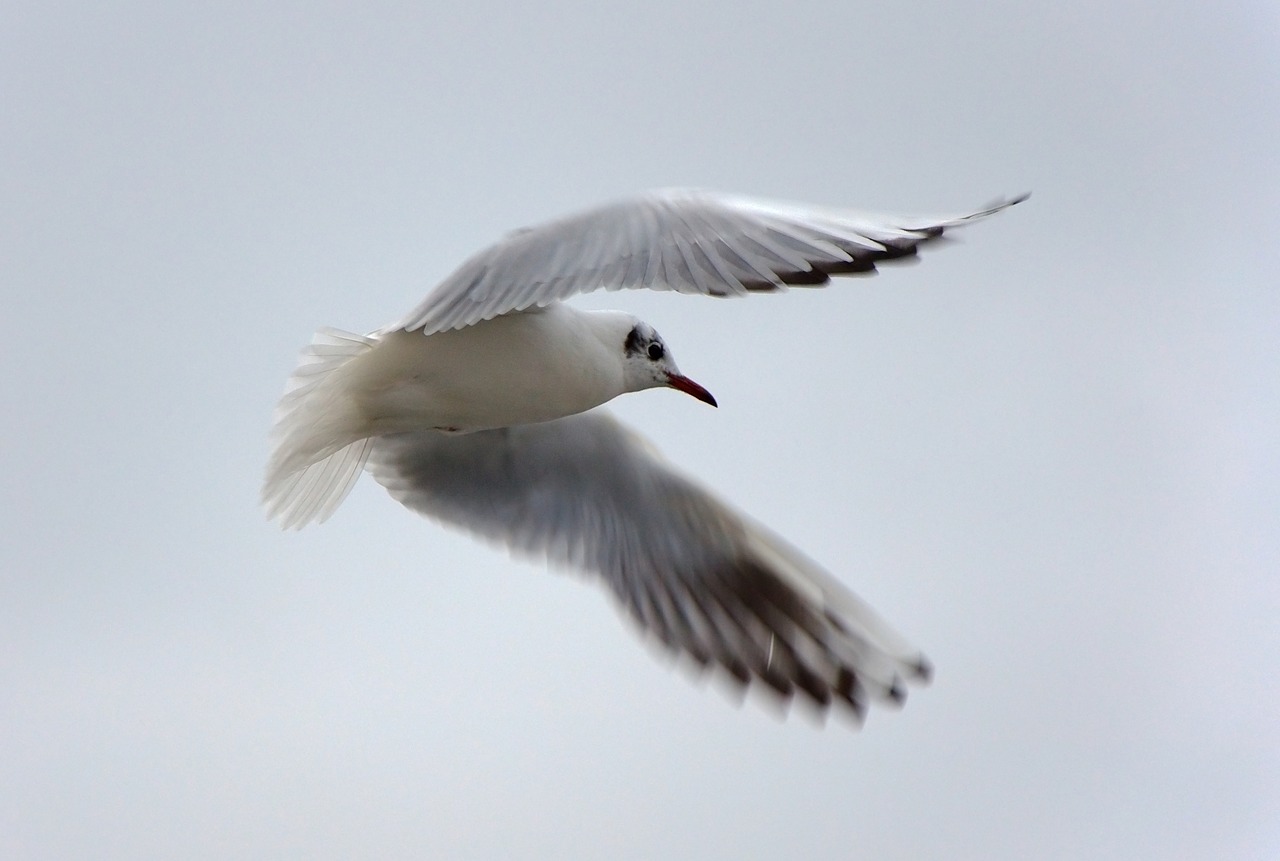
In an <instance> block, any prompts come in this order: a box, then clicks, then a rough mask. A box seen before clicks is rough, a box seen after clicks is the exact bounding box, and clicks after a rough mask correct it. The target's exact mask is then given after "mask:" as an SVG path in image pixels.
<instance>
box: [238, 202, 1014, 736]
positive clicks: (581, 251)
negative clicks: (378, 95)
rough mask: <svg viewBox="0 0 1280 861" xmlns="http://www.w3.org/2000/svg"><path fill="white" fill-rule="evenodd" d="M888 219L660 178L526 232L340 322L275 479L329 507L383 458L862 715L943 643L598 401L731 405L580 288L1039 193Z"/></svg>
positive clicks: (309, 512) (633, 602)
mask: <svg viewBox="0 0 1280 861" xmlns="http://www.w3.org/2000/svg"><path fill="white" fill-rule="evenodd" d="M1026 197H1027V195H1021V196H1019V197H1015V198H1012V199H1008V200H1003V201H998V202H995V203H993V204H991V205H989V206H987V207H984V208H982V209H980V210H978V211H974V212H970V213H967V214H962V215H957V216H952V217H946V218H933V219H926V218H908V217H882V216H869V215H865V214H859V213H857V212H851V211H847V210H836V209H824V208H819V207H814V206H806V205H800V204H791V203H779V202H773V201H763V200H756V199H751V198H744V197H737V196H730V195H723V194H716V193H712V192H707V191H700V190H684V189H674V190H662V191H654V192H649V193H647V194H644V195H641V196H637V197H634V198H632V199H629V200H625V201H622V202H618V203H614V204H610V205H606V206H603V207H598V208H596V209H593V210H589V211H586V212H582V213H580V214H577V215H572V216H569V217H566V218H562V219H559V220H555V221H551V222H548V223H545V224H543V225H540V226H537V227H533V228H529V229H525V230H521V231H517V232H515V233H512V234H510V235H509V236H507V237H506V238H504V239H503V240H501V241H499V242H498V243H497V244H495V245H493V246H491V247H489V248H487V249H485V250H483V251H481V252H479V253H478V254H476V255H474V256H473V257H471V258H470V259H468V260H467V261H466V262H464V263H463V264H462V265H461V266H460V267H459V268H458V269H457V270H456V271H454V272H453V274H451V275H449V276H448V277H447V278H446V279H445V280H444V281H443V282H442V283H441V284H439V285H438V286H437V287H436V288H435V289H434V290H432V291H431V292H430V293H429V294H428V295H427V297H426V298H425V299H424V300H423V301H422V303H421V304H419V305H418V306H417V307H416V308H414V309H413V310H412V311H410V312H409V314H408V315H406V316H405V317H404V318H402V319H400V320H397V321H396V322H394V323H391V324H390V325H388V326H385V327H383V328H382V329H379V330H377V331H375V332H372V333H370V334H368V335H355V334H351V333H347V332H342V331H339V330H336V329H322V330H320V331H319V332H318V333H317V335H316V337H315V339H314V340H313V342H312V344H311V345H310V346H309V347H307V348H306V349H305V350H304V351H303V354H302V358H301V361H300V362H299V365H298V367H297V369H296V370H295V371H294V373H293V375H292V377H291V378H290V380H289V383H288V384H287V386H286V390H285V394H284V396H283V397H282V398H281V400H280V404H279V406H278V407H277V410H276V416H275V425H274V428H273V432H272V437H273V444H274V448H273V451H272V454H271V457H270V460H269V462H268V465H267V473H266V480H265V482H264V485H263V491H262V498H263V502H264V505H265V507H266V509H267V512H268V515H269V516H270V517H271V518H272V519H274V520H276V521H278V522H279V523H280V525H281V526H282V527H285V528H299V527H302V526H304V525H306V524H308V523H310V522H313V521H323V520H325V519H326V518H327V517H328V516H329V515H330V514H332V512H333V511H334V509H335V508H336V507H337V506H338V505H339V503H341V502H342V500H343V498H344V497H345V496H346V495H347V493H348V492H349V490H350V488H351V486H352V484H353V483H354V482H355V480H356V479H357V478H358V477H359V474H360V472H361V471H362V470H367V471H369V472H370V473H371V474H372V475H373V477H374V479H375V480H376V481H378V482H379V483H380V484H382V485H383V486H384V487H386V488H387V490H388V491H389V492H390V493H391V495H392V496H393V497H395V498H396V499H397V500H399V501H400V502H401V503H402V504H404V505H405V506H407V507H408V508H410V509H412V510H414V511H417V512H419V513H421V514H423V515H425V516H427V517H429V518H432V519H434V520H437V521H440V522H442V523H445V524H449V525H452V526H456V527H459V528H461V529H463V530H465V531H468V532H470V533H472V534H474V535H476V536H479V537H482V538H486V539H489V540H491V541H495V542H497V543H500V544H503V545H505V546H507V547H508V548H510V549H511V550H512V551H514V552H517V553H521V554H527V555H533V556H540V557H543V558H545V559H547V560H548V561H550V562H553V563H558V564H562V565H568V566H571V567H574V568H578V569H581V570H583V571H585V572H588V573H591V574H594V575H596V576H598V577H600V578H601V579H602V580H603V581H604V582H605V583H606V584H607V586H608V587H609V589H610V590H611V591H612V592H613V594H614V595H615V596H616V597H617V599H618V600H619V601H620V603H621V604H622V606H623V607H625V608H626V610H627V611H628V612H629V614H630V615H631V616H632V617H633V618H634V619H635V620H636V621H637V622H638V623H639V624H640V625H641V626H642V627H643V628H644V629H646V630H647V631H649V632H650V633H652V634H653V635H654V636H655V637H656V638H657V640H658V641H659V642H660V643H662V644H663V645H664V646H665V647H667V648H668V649H670V650H672V651H673V652H675V653H677V654H682V655H685V656H687V657H688V658H689V659H691V660H692V661H693V662H695V663H696V664H697V665H701V666H704V667H712V666H714V667H719V668H721V669H722V670H723V671H724V672H725V673H726V674H727V676H728V677H729V678H731V679H733V680H736V681H737V682H739V683H741V684H742V685H744V686H746V685H749V684H752V683H753V682H759V683H762V684H763V685H764V686H766V687H767V688H768V689H772V690H773V691H775V692H777V694H779V695H780V696H781V697H782V698H783V699H784V701H790V699H791V698H792V697H793V696H794V695H796V694H797V693H798V694H801V695H803V696H804V697H805V698H807V699H808V700H810V701H811V702H812V703H813V704H815V705H816V706H817V708H818V711H819V712H825V710H826V709H827V708H828V707H829V706H831V705H833V704H839V705H842V706H844V707H845V709H846V710H847V712H848V713H850V714H852V715H853V716H854V717H855V718H859V719H860V718H861V717H862V715H863V714H864V713H865V710H866V708H867V705H868V704H869V702H870V701H872V700H879V701H886V702H889V703H900V702H901V701H902V700H903V699H904V697H905V695H906V683H907V682H911V681H923V680H927V678H928V676H929V674H930V667H929V664H928V662H927V661H926V660H925V658H924V657H923V655H922V654H921V653H920V652H919V651H917V650H916V649H914V648H913V647H911V646H910V645H909V644H908V643H907V642H906V641H905V640H904V639H903V638H901V637H900V636H899V635H898V634H896V633H895V632H894V631H893V630H892V629H891V628H890V627H889V626H888V625H887V624H886V623H884V622H883V621H881V620H880V618H879V617H878V616H877V615H876V614H875V612H874V611H872V610H871V609H870V608H869V607H868V606H867V605H866V604H864V603H863V602H862V601H861V600H860V599H858V598H857V597H856V596H855V595H854V594H853V593H852V592H851V591H850V590H849V589H848V588H846V587H845V586H844V585H843V584H842V583H841V582H840V581H838V580H837V579H836V578H835V577H833V576H832V575H831V574H829V573H827V572H826V571H825V570H823V569H822V568H821V567H820V566H819V565H817V564H816V563H814V562H812V561H810V560H809V559H808V558H806V557H805V556H804V555H803V554H802V553H800V552H799V551H798V550H796V549H794V548H792V547H791V546H790V545H789V544H787V543H786V542H785V541H783V540H782V539H781V538H779V537H777V536H776V535H774V534H773V533H772V532H770V531H769V530H768V529H767V528H766V527H764V526H762V525H761V524H758V523H756V522H754V521H753V520H751V519H749V518H748V517H746V516H745V515H743V514H741V513H739V512H737V511H735V510H734V509H733V508H732V507H730V506H729V505H728V504H726V503H724V502H722V501H721V500H720V499H718V498H717V497H716V496H714V495H713V494H711V493H710V492H709V491H707V490H704V489H703V488H702V487H700V486H699V485H698V484H697V483H695V482H694V481H692V480H691V479H689V478H686V477H685V476H683V475H681V474H680V473H679V472H677V471H676V470H675V469H673V468H672V467H671V466H669V465H668V464H667V463H666V462H665V461H664V460H663V459H662V458H661V456H660V455H658V454H657V452H656V451H655V450H654V449H653V448H652V447H651V446H650V445H648V444H647V443H646V442H644V441H643V440H641V439H640V437H639V436H638V435H636V434H635V433H634V432H632V431H630V430H629V429H627V428H625V427H624V426H622V425H621V424H620V423H619V422H618V421H617V420H615V419H614V418H612V417H611V416H610V415H608V414H607V412H605V411H603V410H599V409H596V408H597V407H599V406H600V405H602V404H604V403H606V402H608V401H610V400H612V399H613V398H615V397H617V396H618V395H622V394H626V393H628V392H635V391H641V390H644V389H648V388H655V387H669V388H673V389H676V390H677V391H680V392H684V393H686V394H688V395H691V396H692V397H695V398H697V399H699V400H701V401H704V402H706V403H708V404H710V405H712V406H715V404H716V401H715V398H714V397H713V396H712V395H711V393H710V392H708V391H707V390H706V389H705V388H703V387H702V386H701V385H699V384H698V383H696V382H694V381H693V380H692V379H690V378H689V377H687V376H685V375H684V374H683V373H682V372H681V370H680V368H679V367H678V366H677V365H676V362H675V359H674V358H673V356H672V353H671V350H670V348H669V347H668V345H667V344H666V342H665V341H664V340H663V339H662V337H661V335H659V334H658V333H657V332H656V331H655V330H654V329H653V327H652V326H650V325H649V324H647V323H645V322H643V321H642V320H639V319H637V318H635V317H633V316H631V315H629V314H625V313H622V312H618V311H585V310H579V309H577V308H574V307H573V306H571V305H567V304H564V302H563V300H565V299H568V298H570V297H572V296H574V295H575V294H579V293H586V292H590V291H594V290H599V289H605V290H630V289H651V290H673V291H676V292H679V293H690V294H699V295H705V296H721V297H723V296H743V295H747V294H749V293H770V292H778V291H782V290H785V289H786V288H787V287H790V286H804V287H816V286H821V285H824V284H826V283H828V282H829V281H830V279H831V278H832V277H833V276H842V275H866V274H873V273H874V272H875V268H876V265H877V264H878V263H880V262H883V261H891V260H900V259H903V258H910V257H914V256H915V255H916V254H917V252H918V250H919V248H920V247H921V246H922V245H926V244H928V243H930V242H934V241H936V240H937V239H939V238H940V237H942V236H943V234H944V233H945V232H947V231H949V230H951V229H952V228H956V227H960V226H962V225H965V224H968V223H970V222H973V221H976V220H978V219H981V218H984V217H986V216H989V215H992V214H994V213H996V212H999V211H1001V210H1003V209H1006V208H1007V207H1010V206H1012V205H1014V204H1016V203H1019V202H1021V201H1022V200H1025V199H1026Z"/></svg>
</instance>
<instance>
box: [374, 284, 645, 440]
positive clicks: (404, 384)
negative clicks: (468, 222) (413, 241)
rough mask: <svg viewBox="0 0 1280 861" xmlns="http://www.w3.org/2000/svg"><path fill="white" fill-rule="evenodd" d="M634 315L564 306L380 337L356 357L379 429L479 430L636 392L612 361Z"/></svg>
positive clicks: (569, 412) (590, 405)
mask: <svg viewBox="0 0 1280 861" xmlns="http://www.w3.org/2000/svg"><path fill="white" fill-rule="evenodd" d="M635 322H636V321H635V318H633V317H631V316H630V315H628V314H620V313H618V312H616V311H595V312H591V311H579V310H577V309H576V308H572V307H570V306H568V305H563V304H558V303H557V304H555V305H552V306H550V307H548V308H544V309H541V310H540V311H538V312H537V313H526V314H511V315H506V316H502V317H495V318H493V319H492V320H484V321H482V322H480V323H477V324H476V325H474V326H467V327H466V328H465V329H450V330H448V331H444V332H437V333H435V334H433V335H427V336H424V335H423V334H422V333H421V332H405V331H403V330H401V331H393V332H387V333H383V334H381V335H379V336H378V343H377V344H376V345H375V346H374V347H373V349H371V350H370V351H369V352H368V353H367V354H366V355H364V356H361V357H360V358H359V359H357V360H356V361H354V362H352V366H351V379H350V388H351V392H352V397H353V398H354V399H355V401H356V403H357V404H358V406H359V408H360V411H361V414H362V415H363V417H364V421H365V423H366V428H367V430H368V431H369V434H370V435H380V434H387V433H398V432H403V431H413V430H424V429H428V428H431V429H436V430H447V431H462V432H467V431H477V430H488V429H491V428H500V427H510V426H511V425H517V424H530V423H534V422H544V421H550V420H551V419H557V418H561V417H563V416H568V415H573V414H574V413H580V412H584V411H586V410H589V409H591V408H593V407H598V406H600V405H601V404H603V403H605V402H607V401H610V400H612V399H613V398H616V397H617V396H618V395H621V394H623V393H624V392H626V391H627V388H626V381H625V378H624V374H623V370H622V366H621V365H620V364H619V363H618V362H616V361H614V360H613V358H614V356H615V355H616V354H618V353H619V352H620V351H621V349H622V344H623V342H624V341H625V340H626V336H627V332H629V331H630V330H631V327H632V326H634V325H635Z"/></svg>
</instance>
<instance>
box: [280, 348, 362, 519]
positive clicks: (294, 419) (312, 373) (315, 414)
mask: <svg viewBox="0 0 1280 861" xmlns="http://www.w3.org/2000/svg"><path fill="white" fill-rule="evenodd" d="M376 344H377V340H376V339H374V338H371V337H368V336H365V335H353V334H351V333H349V332H342V331H339V330H337V329H321V330H320V331H318V332H316V334H315V337H314V338H313V339H312V341H311V345H310V346H308V347H307V348H306V349H304V350H303V351H302V358H301V359H300V361H299V362H298V367H297V368H296V369H295V370H294V372H293V375H292V376H291V377H290V378H289V382H288V384H286V386H285V393H284V396H283V397H281V398H280V404H279V406H277V407H276V414H275V426H274V427H273V428H272V438H273V440H274V443H275V448H274V450H273V451H272V453H271V460H270V462H269V463H268V464H267V477H266V480H265V481H264V482H263V485H262V502H263V504H264V505H265V506H266V509H267V516H268V517H270V518H271V519H272V520H277V521H279V523H280V526H281V527H283V528H285V529H298V528H301V527H303V526H306V525H307V524H308V523H310V522H312V521H319V522H323V521H324V520H326V519H327V518H328V517H329V515H330V514H332V513H333V511H334V509H336V508H337V507H338V505H339V503H341V502H342V500H343V499H345V498H346V496H347V493H348V492H350V490H351V486H352V485H353V484H355V481H356V479H357V478H359V477H360V470H361V469H362V468H363V467H364V463H365V461H366V460H367V459H368V457H369V451H370V449H371V448H372V446H373V440H372V439H371V438H370V437H369V435H368V432H367V422H366V420H365V418H364V416H363V415H362V414H361V412H360V410H359V409H358V407H357V405H356V403H355V401H354V400H353V399H352V398H351V396H350V394H349V391H348V388H347V381H346V379H345V377H346V375H344V374H342V373H340V371H341V369H343V368H345V367H346V366H347V365H348V364H349V363H350V362H351V361H352V360H353V359H356V358H358V357H360V356H363V355H364V354H366V353H368V352H369V351H370V350H372V349H373V347H374V346H375V345H376Z"/></svg>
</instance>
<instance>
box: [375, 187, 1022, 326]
mask: <svg viewBox="0 0 1280 861" xmlns="http://www.w3.org/2000/svg"><path fill="white" fill-rule="evenodd" d="M1026 198H1027V195H1025V194H1024V195H1021V196H1019V197H1016V198H1013V199H1011V200H1002V201H998V202H995V203H993V204H991V205H990V206H988V207H986V208H984V209H982V210H980V211H977V212H971V213H968V214H965V215H959V216H952V217H946V218H936V219H924V218H906V217H882V216H872V215H867V214H862V213H857V212H849V211H843V210H835V209H820V208H817V207H812V206H803V205H799V204H786V203H776V202H769V201H761V200H752V199H749V198H743V197H732V196H728V195H720V194H713V193H710V192H704V191H692V190H682V189H675V190H666V191H655V192H650V193H648V194H645V195H642V196H640V197H637V198H634V199H631V200H627V201H623V202H620V203H615V204H611V205H608V206H603V207H600V208H597V209H593V210H589V211H587V212H583V213H580V214H578V215H573V216H570V217H568V218H563V219H560V220H557V221H551V222H548V223H546V224H543V225H541V226H539V227H534V228H530V229H527V230H523V231H518V232H516V233H514V234H512V235H510V236H508V237H507V238H505V239H503V240H502V241H500V242H498V243H497V244H496V245H493V246H491V247H489V248H487V249H485V250H484V251H481V252H480V253H478V254H476V255H475V256H473V257H471V258H470V259H469V260H467V261H466V262H465V263H463V264H462V266H460V267H459V268H458V269H457V271H455V272H454V273H453V274H452V275H450V276H449V277H448V278H446V279H445V280H444V282H443V283H441V284H440V285H439V286H438V287H436V288H435V290H433V291H432V292H431V293H430V294H429V295H428V296H427V298H426V299H425V300H424V301H423V302H422V304H420V305H419V306H418V307H417V308H415V309H413V311H411V312H410V313H409V314H408V315H407V316H406V317H405V318H404V319H402V320H400V321H398V322H397V323H396V324H395V325H394V326H393V327H392V328H397V329H400V328H403V329H408V330H410V331H413V330H416V329H422V330H424V331H425V333H426V334H431V333H433V332H439V331H443V330H445V329H460V328H462V327H464V326H470V325H471V324H473V323H478V322H480V321H481V320H488V319H490V318H492V317H496V316H498V315H500V314H506V313H508V312H511V311H523V310H525V309H527V308H531V307H535V306H544V305H549V304H551V303H552V302H556V301H559V300H561V299H565V298H567V297H569V296H572V295H574V294H576V293H586V292H590V291H592V290H598V289H601V288H603V289H605V290H634V289H641V288H648V289H652V290H676V291H678V292H680V293H703V294H706V295H709V296H737V295H743V294H745V293H748V292H751V291H772V290H780V289H783V288H784V287H785V286H786V285H789V284H794V285H806V286H811V285H818V284H825V283H826V282H827V281H828V280H829V279H830V276H832V275H846V274H853V273H860V272H873V271H875V264H876V261H879V260H891V259H894V258H900V257H909V256H912V255H914V254H915V253H916V248H917V246H919V245H920V244H921V243H924V242H928V241H930V240H933V239H937V238H938V237H939V236H941V235H942V234H943V231H945V230H946V229H948V228H951V227H957V226H959V225H962V224H965V223H967V222H970V221H973V220H975V219H978V218H983V217H985V216H988V215H991V214H992V213H995V212H999V211H1000V210H1002V209H1005V208H1006V207H1009V206H1013V205H1014V204H1015V203H1019V202H1021V201H1023V200H1025V199H1026Z"/></svg>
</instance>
